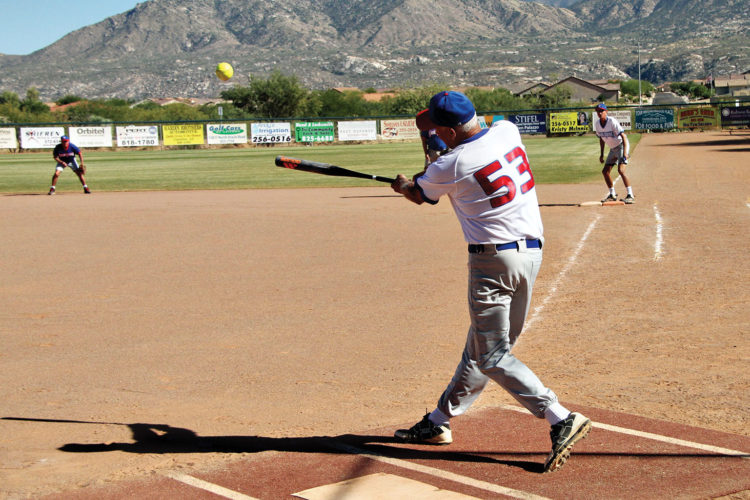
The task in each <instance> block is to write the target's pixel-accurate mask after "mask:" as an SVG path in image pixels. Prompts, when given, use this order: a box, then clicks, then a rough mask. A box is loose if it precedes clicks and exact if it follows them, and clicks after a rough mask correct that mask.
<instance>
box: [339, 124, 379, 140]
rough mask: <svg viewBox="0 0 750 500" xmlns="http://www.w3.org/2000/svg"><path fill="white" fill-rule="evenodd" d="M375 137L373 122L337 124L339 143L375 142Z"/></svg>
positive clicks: (375, 130) (375, 126) (375, 128)
mask: <svg viewBox="0 0 750 500" xmlns="http://www.w3.org/2000/svg"><path fill="white" fill-rule="evenodd" d="M377 135H378V131H377V124H376V123H375V120H367V121H358V122H339V141H375V140H377V138H378V137H377Z"/></svg>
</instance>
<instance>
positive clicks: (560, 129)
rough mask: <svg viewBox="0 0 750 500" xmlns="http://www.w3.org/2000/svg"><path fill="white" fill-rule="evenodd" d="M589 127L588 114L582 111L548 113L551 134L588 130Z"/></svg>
mask: <svg viewBox="0 0 750 500" xmlns="http://www.w3.org/2000/svg"><path fill="white" fill-rule="evenodd" d="M590 127H591V124H590V120H589V118H588V115H587V114H586V113H585V112H583V111H581V112H580V113H576V112H575V111H572V112H565V113H550V115H549V131H550V133H552V134H566V133H574V132H588V131H589V129H590Z"/></svg>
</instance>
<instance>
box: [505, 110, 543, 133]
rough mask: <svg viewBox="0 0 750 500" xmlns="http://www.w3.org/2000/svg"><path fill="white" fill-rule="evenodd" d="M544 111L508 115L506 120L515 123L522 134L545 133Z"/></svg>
mask: <svg viewBox="0 0 750 500" xmlns="http://www.w3.org/2000/svg"><path fill="white" fill-rule="evenodd" d="M545 119H546V116H545V114H544V113H534V114H527V115H523V114H521V115H508V121H510V122H511V123H515V125H516V127H518V131H519V132H521V133H522V134H546V133H547V122H546V121H545Z"/></svg>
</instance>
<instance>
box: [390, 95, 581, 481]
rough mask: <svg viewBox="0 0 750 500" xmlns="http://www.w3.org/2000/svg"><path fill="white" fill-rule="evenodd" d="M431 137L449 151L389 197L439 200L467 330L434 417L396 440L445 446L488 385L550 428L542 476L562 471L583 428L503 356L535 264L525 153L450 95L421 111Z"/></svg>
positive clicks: (535, 209) (501, 128) (535, 223)
mask: <svg viewBox="0 0 750 500" xmlns="http://www.w3.org/2000/svg"><path fill="white" fill-rule="evenodd" d="M428 109H429V119H430V121H431V122H432V126H430V128H434V129H435V131H436V133H437V135H438V136H439V137H440V138H441V139H442V140H443V142H445V144H446V145H447V146H448V148H451V150H450V151H449V152H448V153H446V154H445V155H442V156H440V157H439V158H437V159H436V160H435V161H434V162H433V163H430V164H429V165H428V166H427V168H426V169H425V170H424V171H423V172H421V173H420V174H417V175H416V176H415V177H414V178H413V179H412V180H409V179H407V178H406V177H405V176H404V175H402V174H400V175H399V176H398V177H397V178H396V180H395V181H394V183H393V184H392V188H393V190H394V191H396V192H398V193H400V194H402V195H404V196H405V197H406V198H407V199H408V200H410V201H412V202H414V203H417V204H422V203H425V202H426V203H428V204H435V203H437V202H438V201H439V199H440V198H441V197H442V196H447V197H448V199H449V200H450V202H451V204H452V206H453V209H454V211H455V213H456V216H457V217H458V220H459V222H460V224H461V229H462V230H463V234H464V238H465V240H466V241H467V243H468V244H469V245H468V252H469V293H468V299H469V313H470V316H471V326H470V327H469V332H468V336H467V339H466V345H465V347H464V350H463V354H462V356H461V361H460V362H459V364H458V367H457V368H456V371H455V374H454V375H453V379H452V380H451V382H450V383H449V384H448V386H447V388H446V389H445V391H444V392H443V394H442V395H441V396H440V399H439V400H438V404H437V407H436V408H435V409H434V410H433V411H432V412H431V413H428V414H427V415H425V416H424V418H423V419H422V420H421V421H420V422H418V423H417V424H415V425H414V426H413V427H411V428H410V429H400V430H398V431H396V433H395V436H396V438H398V439H400V440H402V441H405V442H411V443H429V444H449V443H451V442H452V440H453V436H452V433H451V430H450V423H449V421H450V419H451V418H453V417H457V416H459V415H461V414H463V413H464V412H465V411H466V410H468V409H469V407H470V406H471V404H472V403H473V402H474V401H475V400H476V398H477V397H478V396H479V395H480V394H481V392H482V390H483V389H484V388H485V386H486V385H487V382H488V381H489V380H490V379H491V380H494V381H495V382H497V383H498V384H499V385H500V386H502V387H503V388H504V389H505V390H506V391H508V392H509V393H510V394H511V395H512V396H513V397H514V398H516V400H518V402H519V403H521V404H522V405H523V406H524V407H525V408H526V409H528V410H529V411H530V412H531V413H532V414H534V415H535V416H536V417H538V418H545V419H546V420H547V421H548V422H549V423H550V425H551V431H550V435H551V438H552V451H551V453H550V455H549V457H548V458H547V461H546V462H545V464H544V470H545V472H547V471H554V470H556V469H559V468H560V467H562V465H563V464H564V463H565V461H566V460H567V459H568V457H569V455H570V450H571V447H572V446H573V444H575V443H576V442H577V441H578V440H580V439H581V438H583V437H585V436H586V435H587V434H588V432H589V430H590V429H591V421H590V420H589V419H588V418H586V417H584V416H583V415H581V414H579V413H571V412H570V411H569V410H568V409H566V408H565V407H563V406H562V405H561V404H560V403H559V402H558V400H557V396H556V395H555V393H554V392H553V391H552V390H551V389H549V388H547V387H546V386H545V385H544V384H543V383H542V382H541V380H539V378H538V377H537V376H536V375H535V374H534V372H532V371H531V369H530V368H528V367H527V366H526V365H525V364H524V363H523V362H522V361H521V360H519V359H518V358H516V357H515V356H514V355H513V354H512V353H511V350H512V348H513V346H514V345H515V343H516V342H517V340H518V337H519V335H520V334H521V331H522V330H523V324H524V321H525V319H526V315H527V313H528V311H529V307H530V302H531V295H532V291H533V288H534V281H535V280H536V277H537V274H538V272H539V267H540V266H541V264H542V248H543V246H544V238H543V226H542V219H541V215H540V213H539V203H538V200H537V196H536V189H535V187H534V176H533V175H532V172H531V167H530V165H529V161H528V158H527V156H526V149H525V147H524V145H523V143H522V142H521V135H520V133H519V131H518V128H517V127H516V126H515V125H514V124H512V123H511V122H508V121H504V120H502V121H498V122H496V124H495V125H494V126H493V127H492V128H489V129H484V130H482V129H481V128H480V126H479V122H478V120H477V117H476V112H475V110H474V105H473V104H472V103H471V101H470V100H469V99H468V98H467V97H466V96H465V95H463V94H461V93H459V92H452V91H451V92H440V93H438V94H436V95H435V96H433V97H432V99H431V100H430V106H429V108H428Z"/></svg>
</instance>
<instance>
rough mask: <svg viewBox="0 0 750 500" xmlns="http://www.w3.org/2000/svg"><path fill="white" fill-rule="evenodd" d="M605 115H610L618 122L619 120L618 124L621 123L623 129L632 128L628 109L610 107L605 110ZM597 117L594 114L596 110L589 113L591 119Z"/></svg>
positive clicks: (631, 119)
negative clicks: (610, 108)
mask: <svg viewBox="0 0 750 500" xmlns="http://www.w3.org/2000/svg"><path fill="white" fill-rule="evenodd" d="M607 116H611V117H612V118H614V119H615V120H617V121H618V122H620V125H622V128H623V129H625V130H632V129H633V118H632V116H631V113H630V110H629V109H626V110H617V109H612V110H609V111H607ZM598 118H599V117H598V116H596V112H594V113H592V114H591V119H592V120H596V119H598Z"/></svg>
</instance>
